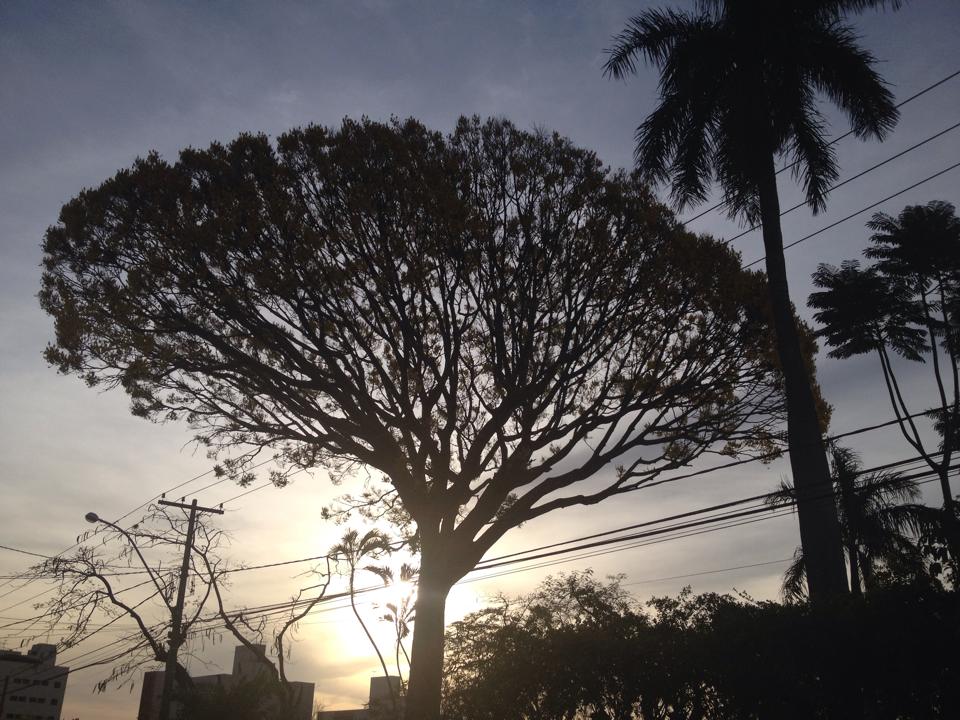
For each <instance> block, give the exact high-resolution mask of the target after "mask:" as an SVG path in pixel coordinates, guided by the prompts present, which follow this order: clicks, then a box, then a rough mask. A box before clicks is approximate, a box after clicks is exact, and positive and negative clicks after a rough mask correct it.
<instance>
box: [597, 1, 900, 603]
mask: <svg viewBox="0 0 960 720" xmlns="http://www.w3.org/2000/svg"><path fill="white" fill-rule="evenodd" d="M885 4H886V3H884V2H882V0H872V1H871V0H860V1H857V2H854V1H851V0H770V1H769V2H755V1H754V0H699V1H698V2H697V3H696V4H695V6H694V8H693V9H692V10H690V11H686V12H684V11H676V10H661V9H647V10H644V11H643V12H641V13H640V14H639V15H637V16H635V17H633V18H631V19H630V20H629V22H628V23H627V27H626V28H625V29H624V31H623V32H621V33H620V34H619V35H618V36H616V37H615V38H614V45H613V48H612V49H610V50H609V51H608V59H607V62H606V65H605V69H606V72H607V73H608V74H609V75H611V76H613V77H615V78H624V77H626V76H628V75H632V74H634V73H635V72H636V70H637V60H638V59H643V60H644V61H646V62H648V63H649V64H651V65H654V66H656V67H657V68H658V69H659V70H660V87H659V95H660V97H659V102H658V104H657V106H656V108H655V109H654V110H653V112H651V113H650V115H648V116H647V119H646V120H645V121H644V122H643V124H641V125H640V126H639V127H638V128H637V132H636V141H637V143H636V151H635V159H636V166H637V169H638V171H639V172H640V173H641V175H642V176H643V177H644V178H646V179H647V180H649V181H650V182H651V183H654V184H656V185H661V186H663V185H667V186H669V190H670V195H671V197H672V200H673V204H674V205H675V206H676V207H677V208H678V209H680V210H682V209H683V208H685V207H688V206H691V205H695V204H698V203H701V202H704V201H705V200H707V198H708V197H709V194H710V191H711V189H712V186H713V184H714V181H716V182H717V183H718V184H719V186H720V189H721V190H722V193H723V202H722V203H721V205H722V206H723V207H724V208H725V209H726V210H727V212H728V213H729V214H730V216H731V217H739V218H741V219H745V220H746V221H747V222H749V223H751V224H752V225H753V226H754V227H759V228H761V230H762V235H763V245H764V251H765V255H764V257H765V261H766V268H767V275H768V279H769V284H768V287H769V294H770V301H771V302H770V305H771V309H772V315H773V320H774V327H775V329H776V339H777V354H778V356H779V358H780V362H781V365H782V368H783V374H784V380H785V382H784V385H785V389H786V393H785V395H786V405H787V424H788V438H789V444H790V451H791V452H790V463H791V467H792V470H793V477H794V480H795V482H796V484H797V492H798V505H797V509H798V517H799V521H800V537H801V542H802V544H803V546H804V549H805V552H806V556H807V562H808V564H809V571H810V572H809V575H810V588H811V594H812V595H813V597H815V598H817V597H819V596H831V595H838V594H842V593H843V592H844V591H845V586H846V582H845V578H844V576H843V564H842V555H841V553H840V548H839V545H840V537H839V536H840V531H839V523H838V521H837V518H836V516H835V513H834V508H833V506H832V504H830V503H825V502H818V501H817V500H816V499H815V498H816V495H817V490H816V488H817V487H818V486H819V487H823V485H825V484H826V483H827V482H828V476H829V467H828V463H827V458H826V453H825V449H824V447H823V443H822V439H821V438H822V428H821V427H820V423H819V422H818V421H819V420H820V417H819V416H818V407H817V396H816V392H815V390H814V387H815V381H814V377H813V373H812V372H811V369H810V367H809V365H808V364H807V363H805V362H804V356H803V348H802V344H801V339H800V337H799V332H798V328H797V323H796V320H795V319H794V312H793V306H792V303H791V301H790V295H789V290H788V283H787V273H786V262H785V258H784V248H783V232H782V229H781V226H780V199H779V193H778V189H777V178H776V175H777V171H776V170H775V167H776V161H777V160H778V159H780V158H785V159H786V160H787V161H788V167H789V168H790V169H791V171H792V173H793V176H794V179H797V180H799V181H800V184H801V185H802V187H803V191H804V194H805V196H806V202H807V204H808V205H809V206H810V207H811V208H812V210H813V211H814V212H815V213H816V212H818V211H820V210H822V209H823V208H824V207H825V205H826V196H827V193H828V192H829V190H830V187H831V185H832V183H833V181H834V180H835V179H836V178H837V175H838V170H837V162H836V155H835V152H834V150H833V147H832V143H831V142H829V141H828V133H827V126H826V121H825V118H824V116H823V114H822V113H821V112H820V110H819V109H818V100H819V99H820V98H821V97H824V96H825V97H826V98H827V99H829V100H830V101H831V102H832V103H833V104H834V105H836V106H838V107H839V108H840V109H841V110H842V111H843V112H844V113H845V114H846V115H847V117H848V118H849V120H850V123H851V125H852V126H853V132H854V133H855V134H856V135H857V136H859V137H861V138H866V137H877V138H882V137H883V136H884V135H885V134H886V133H887V131H889V130H890V129H891V128H892V127H893V126H894V124H895V123H896V120H897V117H898V114H897V109H896V107H895V105H894V103H893V96H892V94H891V93H890V91H889V90H888V89H887V87H886V86H885V84H884V82H883V80H882V79H881V77H880V76H879V75H878V73H877V72H876V70H875V69H874V65H875V59H874V58H873V56H872V55H871V54H870V53H869V52H867V51H866V50H864V49H863V48H862V47H861V46H860V45H859V43H858V38H857V36H856V34H855V33H854V32H853V30H852V29H851V28H850V27H849V26H848V25H846V24H845V22H844V16H845V14H846V13H849V12H857V11H860V10H862V9H864V8H866V7H870V6H882V5H885ZM891 4H892V5H897V3H891Z"/></svg>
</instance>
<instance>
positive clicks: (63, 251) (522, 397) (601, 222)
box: [41, 119, 782, 720]
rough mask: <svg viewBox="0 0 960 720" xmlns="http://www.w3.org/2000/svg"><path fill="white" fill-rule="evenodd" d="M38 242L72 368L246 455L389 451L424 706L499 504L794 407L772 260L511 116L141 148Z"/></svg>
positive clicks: (633, 469) (763, 433) (677, 450)
mask: <svg viewBox="0 0 960 720" xmlns="http://www.w3.org/2000/svg"><path fill="white" fill-rule="evenodd" d="M44 251H45V258H44V265H45V272H44V279H43V288H42V290H41V303H42V305H43V307H44V309H46V310H47V312H49V313H50V314H51V315H53V316H54V318H55V320H56V332H57V339H56V342H55V344H53V345H52V346H51V347H50V348H49V349H48V351H47V355H46V357H47V358H48V360H49V361H50V362H52V363H54V364H55V365H56V366H57V367H58V368H59V369H60V370H61V371H62V372H67V373H76V374H78V375H81V376H82V377H84V378H85V379H86V380H87V381H88V382H89V383H91V384H93V385H101V386H106V387H122V388H123V389H124V390H125V391H126V392H127V393H128V394H129V396H130V398H131V400H132V411H133V412H134V413H135V414H137V415H141V416H144V417H146V418H150V419H153V420H158V421H162V420H174V419H181V418H182V419H184V420H186V421H187V422H188V423H189V424H190V425H191V426H192V427H193V428H195V430H196V432H197V436H198V438H199V440H200V441H201V442H203V443H206V444H207V445H208V446H209V447H210V450H211V452H227V453H228V452H230V451H233V452H234V453H239V454H234V455H233V458H232V460H231V462H230V463H229V464H227V468H228V469H229V470H231V471H233V472H236V473H238V474H240V475H241V477H243V470H244V465H243V462H244V460H247V459H249V458H251V457H253V456H255V455H256V454H257V453H258V452H260V451H262V450H263V449H264V448H266V447H275V448H279V449H280V450H281V451H282V459H283V460H285V462H286V464H285V465H284V467H286V468H292V467H312V466H316V465H318V464H323V465H324V466H325V467H326V468H327V469H328V471H329V472H330V473H331V474H332V476H333V478H334V480H335V481H339V480H340V479H343V478H345V477H347V476H349V475H350V473H351V471H352V470H353V469H355V468H357V467H359V466H367V467H368V468H372V469H374V470H376V471H379V472H380V473H382V474H383V478H384V481H383V483H381V484H379V485H376V486H375V487H374V489H373V491H372V494H371V496H370V497H372V498H373V499H372V500H371V502H375V503H377V504H378V505H379V506H385V507H386V508H388V510H389V511H390V512H391V513H392V514H391V515H389V517H391V518H392V519H394V520H395V521H398V522H407V523H412V524H413V525H414V526H415V529H416V532H415V538H414V542H415V544H416V547H417V548H418V549H419V551H420V574H419V579H418V593H417V602H416V625H415V628H414V633H413V640H412V653H411V655H412V657H411V660H412V667H411V670H410V679H409V693H408V698H407V700H408V705H407V707H408V714H409V715H410V716H411V717H416V718H418V720H431V719H433V718H436V717H437V713H438V712H439V697H440V673H441V663H442V653H443V613H444V604H445V599H446V596H447V594H448V592H449V589H450V587H451V586H452V584H453V583H454V582H456V581H457V580H458V579H459V578H461V577H462V576H463V575H464V574H465V573H467V572H468V571H469V570H470V569H471V568H473V566H474V565H475V563H476V562H477V561H478V560H479V559H480V558H481V557H482V556H483V554H484V553H485V552H486V551H487V550H488V549H489V548H490V547H492V546H493V544H494V543H495V542H497V541H498V540H499V539H500V538H501V537H503V535H504V534H505V533H506V532H507V531H508V530H510V529H511V528H514V527H516V526H518V525H520V524H521V523H524V522H527V521H530V520H532V519H534V518H536V517H539V516H541V515H544V514H546V513H548V512H551V511H553V510H558V509H561V508H567V507H571V506H575V505H589V504H593V503H597V502H600V501H602V500H604V499H606V498H609V497H612V496H615V495H618V494H622V493H625V492H630V491H631V490H634V489H635V488H637V487H639V486H641V485H642V484H643V483H644V482H647V481H648V480H650V479H651V478H654V477H656V476H658V475H659V474H660V473H662V472H663V471H665V470H669V469H673V468H678V467H681V466H683V465H685V464H688V463H689V462H690V461H691V460H693V459H694V458H696V457H698V456H699V455H700V454H702V453H704V452H711V451H715V450H724V449H725V450H727V451H731V452H732V451H738V450H746V449H748V448H749V446H750V443H757V442H759V443H761V448H762V450H763V451H768V450H769V449H770V445H768V444H763V443H765V442H767V441H769V440H770V438H771V433H772V431H773V429H774V428H776V427H777V426H778V425H779V423H780V422H781V421H782V415H781V405H782V400H781V397H782V395H781V393H782V378H781V376H780V375H779V373H778V371H777V370H776V369H775V367H774V363H773V361H772V356H773V351H772V340H771V339H770V333H769V331H768V329H767V326H766V322H765V320H764V317H765V314H764V309H763V305H764V297H765V293H766V289H765V286H764V280H763V277H762V275H759V274H755V273H749V272H745V271H743V270H741V268H740V261H739V258H738V256H737V255H736V254H735V253H733V252H732V251H730V250H728V249H726V248H725V247H724V246H722V245H721V244H720V243H718V242H716V241H714V240H712V239H709V238H702V237H695V236H693V235H690V234H688V233H685V232H683V231H682V229H680V228H679V227H678V226H677V224H676V221H675V219H674V218H673V217H672V215H671V214H670V213H669V212H668V211H667V210H666V209H665V208H663V207H662V206H661V205H659V204H657V203H656V202H655V201H653V200H652V198H651V196H650V194H649V191H648V190H647V188H646V186H645V185H644V184H643V183H642V182H641V181H640V180H639V179H638V178H636V177H633V176H627V175H625V174H623V173H611V172H609V171H608V170H607V169H606V168H604V167H603V166H602V165H601V164H600V162H599V161H598V160H597V158H596V156H595V155H594V154H593V153H591V152H588V151H586V150H582V149H579V148H576V147H574V146H573V145H572V144H571V143H570V142H569V141H567V140H565V139H563V138H561V137H559V136H557V135H548V134H545V133H538V134H532V133H526V132H521V131H518V130H516V129H515V128H514V127H513V126H512V125H511V124H510V123H508V122H505V121H489V122H486V123H481V122H480V121H479V120H478V119H473V120H466V119H465V120H461V121H460V122H459V123H458V125H457V128H456V130H455V131H454V132H453V133H452V134H451V135H449V136H447V137H444V136H442V135H441V134H439V133H434V132H430V131H428V130H427V129H426V128H424V127H423V126H422V125H420V124H419V123H417V122H414V121H406V122H399V121H396V122H393V123H391V124H379V123H374V122H370V121H366V120H364V121H361V122H353V121H346V122H345V123H344V124H343V126H342V127H341V128H340V129H338V130H330V129H326V128H322V127H309V128H306V129H299V130H294V131H291V132H289V133H287V134H285V135H283V136H281V137H280V138H278V140H277V144H276V146H273V145H272V144H271V143H270V141H268V140H267V138H266V137H264V136H242V137H240V138H239V139H237V140H236V141H234V142H232V143H231V144H230V145H228V146H223V145H213V146H211V147H210V148H209V149H207V150H192V149H191V150H185V151H183V152H182V153H181V155H180V159H179V161H178V162H177V163H175V164H168V163H166V162H164V161H163V160H161V159H160V158H159V157H158V156H156V155H150V156H149V157H147V158H146V159H143V160H139V161H138V162H137V163H136V164H135V165H134V167H133V168H132V169H130V170H125V171H122V172H120V173H118V174H117V175H116V176H115V177H114V178H112V179H111V180H108V181H107V182H105V183H104V184H103V185H101V186H100V187H99V188H97V189H94V190H87V191H84V192H83V193H81V194H80V195H79V196H78V197H77V198H75V199H74V200H72V201H71V202H69V203H68V204H67V205H66V206H65V207H64V208H63V210H62V212H61V216H60V222H59V224H57V225H55V226H54V227H52V228H50V230H49V231H48V232H47V235H46V239H45V242H44ZM723 443H726V444H725V445H724V444H723ZM617 463H619V464H618V465H617V467H616V469H615V471H614V472H612V473H610V474H609V475H606V476H601V477H599V478H595V479H593V480H592V481H591V482H587V481H588V480H591V478H594V476H596V475H597V473H598V472H599V471H601V470H603V469H605V468H611V467H612V466H613V465H614V464H617ZM278 480H279V481H282V477H278Z"/></svg>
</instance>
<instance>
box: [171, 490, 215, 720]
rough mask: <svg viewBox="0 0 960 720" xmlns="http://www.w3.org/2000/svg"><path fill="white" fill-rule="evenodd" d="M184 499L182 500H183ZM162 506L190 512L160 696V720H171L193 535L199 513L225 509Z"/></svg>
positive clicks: (179, 505) (190, 505)
mask: <svg viewBox="0 0 960 720" xmlns="http://www.w3.org/2000/svg"><path fill="white" fill-rule="evenodd" d="M181 499H182V498H181ZM158 502H159V504H160V505H166V506H167V507H175V508H180V509H182V510H189V511H190V519H189V521H188V522H187V538H186V542H185V543H184V545H183V564H182V565H181V566H180V586H179V587H178V588H177V604H176V605H175V606H174V608H173V617H172V621H173V622H172V623H171V626H170V641H169V643H168V645H167V662H166V669H165V670H164V673H163V694H162V695H161V696H160V720H171V718H170V704H171V700H172V697H173V689H174V687H175V682H176V679H175V677H176V672H177V653H178V652H179V651H180V646H181V645H183V641H184V640H185V638H184V637H183V602H184V599H185V597H186V594H187V575H188V574H189V573H190V553H191V552H192V551H193V534H194V531H195V530H196V527H197V514H198V513H216V514H217V515H223V508H222V507H220V508H206V507H200V506H199V505H197V500H196V498H194V500H193V502H191V503H190V504H189V505H187V504H185V503H182V502H170V501H169V500H164V499H161V500H159V501H158Z"/></svg>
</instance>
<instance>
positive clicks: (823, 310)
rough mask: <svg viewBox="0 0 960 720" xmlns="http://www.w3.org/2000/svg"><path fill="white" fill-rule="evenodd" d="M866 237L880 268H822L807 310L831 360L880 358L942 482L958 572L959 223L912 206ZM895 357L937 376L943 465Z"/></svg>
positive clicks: (915, 441)
mask: <svg viewBox="0 0 960 720" xmlns="http://www.w3.org/2000/svg"><path fill="white" fill-rule="evenodd" d="M867 227H868V228H869V229H870V230H872V231H873V235H871V237H870V242H871V246H870V247H869V248H868V249H867V250H866V251H865V253H864V254H865V255H866V256H867V257H868V258H873V259H876V261H877V262H876V264H875V265H874V266H873V267H870V268H866V269H861V267H860V264H859V263H858V262H857V261H848V262H845V263H843V264H842V265H841V266H840V267H839V268H837V267H833V266H831V265H821V266H820V267H819V268H818V269H817V272H816V273H815V274H814V276H813V281H814V285H816V286H817V287H818V288H820V290H819V291H818V292H814V293H812V294H811V295H810V299H809V305H810V306H811V307H813V308H815V309H816V310H817V312H816V313H815V314H814V317H815V318H816V320H817V321H818V322H820V323H821V324H822V325H823V328H822V329H821V330H820V332H819V334H820V335H821V336H822V337H824V338H826V341H827V344H828V345H829V346H830V347H831V350H830V356H831V357H836V358H847V357H853V356H855V355H863V354H867V353H876V355H877V357H878V359H879V360H880V368H881V371H882V373H883V380H884V385H885V387H886V390H887V395H888V397H889V399H890V405H891V407H892V408H893V412H894V415H895V416H896V418H897V421H898V424H899V427H900V430H901V432H902V434H903V436H904V438H905V439H906V440H907V443H908V444H909V445H910V447H912V448H913V449H914V450H915V451H916V452H917V453H918V454H919V455H920V457H921V458H923V460H924V462H925V463H926V464H927V466H928V467H929V468H930V469H931V470H932V471H933V472H934V473H936V474H937V477H938V478H939V480H940V489H941V493H942V496H943V507H944V529H945V531H946V536H947V538H948V540H949V545H950V547H951V548H952V552H953V555H954V558H953V559H954V562H956V560H957V557H956V556H957V552H958V551H960V535H958V528H957V511H956V508H955V507H954V500H953V492H952V490H951V489H950V472H951V463H952V460H953V458H954V454H955V452H956V451H957V449H958V448H960V433H958V428H960V219H958V218H957V216H956V214H955V212H954V208H953V206H952V205H950V204H949V203H945V202H940V201H934V202H930V203H928V204H926V205H912V206H907V207H906V208H904V209H903V211H901V212H900V214H899V215H898V216H897V217H892V216H890V215H887V214H885V213H877V214H875V215H874V216H873V218H872V219H871V220H870V222H869V223H867ZM896 356H899V357H901V358H903V359H905V360H908V361H911V362H916V363H927V364H928V367H929V368H930V369H931V373H932V375H933V379H934V382H935V386H936V392H937V395H936V397H937V400H938V403H937V405H936V407H934V408H933V409H931V410H930V411H929V412H928V416H929V417H930V418H931V419H932V420H933V424H934V429H935V430H936V432H937V434H938V436H939V438H940V443H939V448H938V449H939V458H938V457H937V455H938V453H937V452H935V451H934V450H933V448H931V447H930V444H929V442H926V441H925V440H924V437H923V433H922V432H921V429H920V428H919V427H918V425H917V422H916V420H915V411H916V407H912V408H911V407H910V404H909V403H908V398H907V397H906V396H905V394H904V392H903V391H902V389H901V384H900V381H899V379H898V371H897V368H896V366H895V364H894V358H895V357H896ZM928 361H929V362H928Z"/></svg>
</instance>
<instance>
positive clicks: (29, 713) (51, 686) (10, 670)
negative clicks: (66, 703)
mask: <svg viewBox="0 0 960 720" xmlns="http://www.w3.org/2000/svg"><path fill="white" fill-rule="evenodd" d="M69 672H70V669H69V668H65V667H60V666H58V665H57V648H56V646H55V645H45V644H41V645H34V646H33V647H32V648H30V651H29V652H27V653H26V654H24V653H19V652H14V651H12V650H0V693H2V694H0V720H60V710H61V708H62V707H63V696H64V694H65V693H66V692H67V675H68V674H69Z"/></svg>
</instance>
